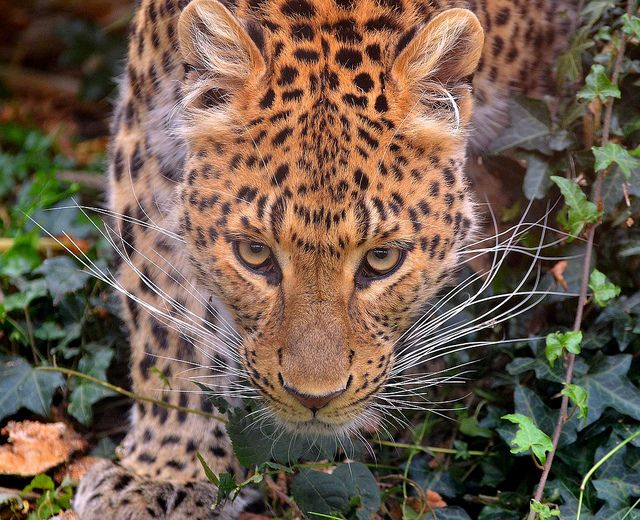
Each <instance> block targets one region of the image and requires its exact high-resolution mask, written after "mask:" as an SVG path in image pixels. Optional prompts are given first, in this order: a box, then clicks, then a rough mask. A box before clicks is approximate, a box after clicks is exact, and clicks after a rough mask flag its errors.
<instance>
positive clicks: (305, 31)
mask: <svg viewBox="0 0 640 520" xmlns="http://www.w3.org/2000/svg"><path fill="white" fill-rule="evenodd" d="M315 34H316V33H315V31H314V30H313V27H311V26H310V25H307V24H299V25H294V26H293V27H292V28H291V37H292V38H293V39H294V40H298V41H300V40H313V38H314V37H315Z"/></svg>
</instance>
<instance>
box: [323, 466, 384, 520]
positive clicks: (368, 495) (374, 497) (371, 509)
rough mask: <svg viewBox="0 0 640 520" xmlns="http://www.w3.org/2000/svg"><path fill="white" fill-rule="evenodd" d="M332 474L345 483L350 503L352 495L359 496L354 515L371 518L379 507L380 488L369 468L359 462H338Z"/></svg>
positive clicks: (365, 519)
mask: <svg viewBox="0 0 640 520" xmlns="http://www.w3.org/2000/svg"><path fill="white" fill-rule="evenodd" d="M333 475H334V476H335V477H337V478H338V479H340V480H342V481H343V482H344V483H345V484H346V486H347V488H348V489H349V493H350V495H351V503H352V504H353V503H354V500H353V498H354V497H358V498H359V500H358V501H357V502H358V505H357V509H356V517H358V518H359V519H360V520H368V519H369V518H373V517H374V514H375V513H376V512H377V511H378V509H380V490H379V489H378V483H377V482H376V479H375V477H374V476H373V474H372V473H371V471H370V470H369V468H367V466H365V465H364V464H361V463H359V462H352V463H350V464H339V465H338V467H337V468H336V470H335V471H334V472H333Z"/></svg>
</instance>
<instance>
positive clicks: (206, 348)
mask: <svg viewBox="0 0 640 520" xmlns="http://www.w3.org/2000/svg"><path fill="white" fill-rule="evenodd" d="M141 203H142V204H144V202H143V201H141ZM150 211H151V210H150ZM126 212H127V211H126V210H125V211H122V210H121V211H120V213H126ZM138 216H141V215H138ZM156 217H158V218H157V219H153V220H154V221H156V222H158V221H159V216H157V215H156ZM152 218H153V217H152ZM118 234H119V235H121V236H123V237H124V238H125V239H126V244H127V245H125V246H123V247H122V252H123V253H124V254H125V260H126V261H125V262H124V265H123V266H121V268H120V276H119V283H120V285H121V286H122V287H123V288H124V289H125V290H126V291H127V292H129V293H130V294H131V295H132V296H133V297H125V298H124V299H123V302H124V307H125V308H126V312H125V315H126V319H127V322H128V325H129V330H130V341H131V351H132V352H131V378H132V382H133V390H134V391H135V392H136V393H138V394H141V395H144V396H148V397H152V398H154V399H157V400H162V401H167V402H169V403H172V404H174V405H177V406H180V407H183V408H193V409H197V410H200V411H203V412H206V413H209V414H214V415H215V414H217V410H215V409H214V408H213V406H212V405H211V403H210V402H209V400H208V398H207V396H206V395H204V394H202V393H201V392H200V390H199V389H198V387H197V386H196V385H195V384H194V383H193V381H192V379H194V378H202V379H201V381H203V382H204V383H206V384H208V385H209V386H216V387H218V388H220V381H221V380H224V379H225V378H226V375H228V374H229V373H230V372H231V371H233V370H234V366H233V364H232V362H231V360H230V359H228V358H229V355H231V356H233V354H229V349H230V348H232V347H233V346H234V344H232V343H231V341H232V340H231V339H230V337H231V336H232V334H231V333H230V332H228V331H229V330H230V328H229V325H228V323H227V322H224V321H222V318H221V316H220V314H219V313H217V311H215V310H214V309H213V308H212V307H211V306H210V305H209V304H208V297H207V296H203V295H201V294H200V293H198V292H197V290H196V288H195V284H194V283H193V282H192V281H190V280H189V278H188V277H185V273H188V272H189V267H188V262H187V260H186V259H185V258H183V257H182V255H183V253H182V252H181V249H180V248H179V243H168V242H167V241H166V237H163V236H162V234H161V233H156V232H152V231H151V230H150V229H148V228H145V227H127V226H126V225H123V222H122V221H121V222H120V223H119V228H118ZM116 245H117V244H116ZM161 245H163V247H159V246H161ZM136 299H137V302H136V301H135V300H136ZM216 330H217V331H227V335H225V334H220V332H218V335H216V333H215V331H216ZM218 336H221V337H220V338H219V337H218ZM233 341H237V337H236V340H233ZM235 346H236V347H237V344H236V345H235ZM225 349H227V350H225ZM225 352H226V354H225ZM152 367H155V368H157V369H158V370H159V371H160V372H161V373H162V374H164V376H165V377H159V375H158V372H157V371H156V370H152ZM211 376H215V377H214V378H211ZM163 380H164V381H163ZM165 381H168V383H169V385H170V386H168V385H167V384H166V382H165ZM119 452H120V454H121V460H120V461H119V462H117V463H112V462H106V461H105V462H101V463H99V464H97V465H96V466H95V467H92V468H91V469H90V470H89V472H88V473H87V474H86V475H85V476H83V478H82V479H81V483H80V486H79V489H78V492H77V495H76V498H75V501H74V508H75V510H76V511H77V512H78V513H79V516H80V518H82V519H83V520H91V519H93V518H96V519H98V518H99V519H100V520H104V518H132V519H133V518H136V519H137V518H145V519H146V518H191V517H193V518H209V517H213V516H215V515H216V514H220V515H222V516H223V517H229V518H231V517H234V516H237V514H238V513H239V511H241V510H243V509H244V508H246V507H247V505H248V504H250V502H252V501H254V500H259V497H258V496H257V495H255V494H254V495H251V494H250V493H249V494H247V493H243V495H242V496H240V497H239V498H238V500H237V501H235V502H234V503H233V504H230V505H228V506H226V507H224V508H222V509H221V510H220V511H217V512H215V513H212V512H211V510H210V508H211V505H212V504H213V503H214V500H215V495H216V490H215V488H214V486H213V485H211V484H209V483H208V482H207V481H206V478H205V475H204V472H203V469H202V466H201V464H200V462H199V461H198V459H197V457H196V453H197V452H199V453H200V454H201V455H202V456H203V457H204V458H205V460H206V461H207V463H208V464H209V465H210V467H211V468H212V469H213V471H214V472H216V473H220V472H224V471H226V472H230V473H232V474H234V473H238V472H239V471H240V468H239V466H238V464H237V462H236V461H235V459H234V457H233V453H232V450H231V446H230V441H229V438H228V436H227V433H226V430H225V425H224V423H223V422H221V421H218V420H216V419H211V418H207V417H203V416H201V415H196V414H194V413H188V412H185V411H178V410H170V409H167V408H165V407H162V406H160V405H158V404H151V403H144V402H137V403H135V405H134V407H133V410H132V414H131V429H130V432H129V433H128V435H127V436H126V438H125V440H124V442H123V443H122V445H121V446H120V447H119Z"/></svg>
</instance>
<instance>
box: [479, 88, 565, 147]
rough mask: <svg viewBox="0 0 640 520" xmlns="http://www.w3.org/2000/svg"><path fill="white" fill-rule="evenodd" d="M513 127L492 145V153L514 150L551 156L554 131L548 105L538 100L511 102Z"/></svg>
mask: <svg viewBox="0 0 640 520" xmlns="http://www.w3.org/2000/svg"><path fill="white" fill-rule="evenodd" d="M509 116H510V119H511V126H509V128H507V129H505V130H504V132H502V134H500V135H499V136H498V138H497V139H495V140H494V141H493V142H492V143H491V147H490V150H489V151H490V152H491V153H493V154H499V153H502V152H505V151H506V150H510V149H512V148H523V149H525V150H532V151H533V150H536V151H539V152H542V153H546V154H550V153H551V152H552V151H553V150H552V148H551V147H550V146H549V139H550V138H551V136H552V134H553V131H552V129H551V119H550V117H549V111H548V109H547V107H546V105H545V104H544V103H543V102H541V101H537V100H532V99H527V98H518V99H512V100H510V101H509Z"/></svg>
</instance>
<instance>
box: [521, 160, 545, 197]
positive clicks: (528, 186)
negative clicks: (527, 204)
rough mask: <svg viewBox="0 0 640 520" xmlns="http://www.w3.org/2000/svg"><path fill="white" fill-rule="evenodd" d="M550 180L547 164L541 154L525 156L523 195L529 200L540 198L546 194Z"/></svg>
mask: <svg viewBox="0 0 640 520" xmlns="http://www.w3.org/2000/svg"><path fill="white" fill-rule="evenodd" d="M550 186H551V180H550V179H549V164H548V163H547V161H545V160H544V159H543V158H542V157H541V156H539V155H536V154H531V155H529V156H528V158H527V173H526V174H525V176H524V183H523V186H522V187H523V190H524V195H525V197H527V199H529V200H533V199H542V198H544V196H545V195H546V194H547V191H548V190H549V187H550Z"/></svg>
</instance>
